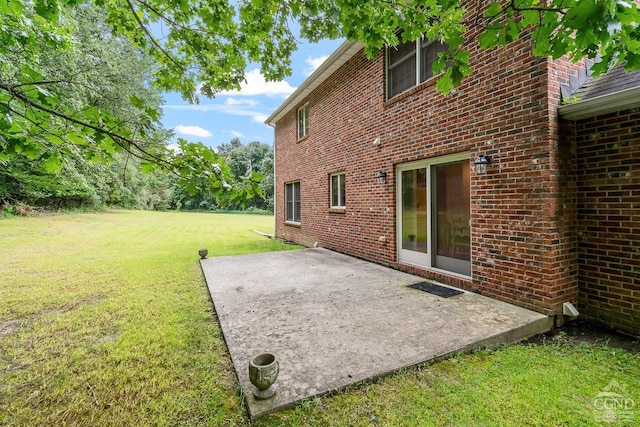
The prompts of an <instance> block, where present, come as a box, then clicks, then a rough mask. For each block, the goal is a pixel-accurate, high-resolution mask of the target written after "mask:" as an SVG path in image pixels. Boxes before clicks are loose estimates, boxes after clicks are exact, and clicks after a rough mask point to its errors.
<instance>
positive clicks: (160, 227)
mask: <svg viewBox="0 0 640 427" xmlns="http://www.w3.org/2000/svg"><path fill="white" fill-rule="evenodd" d="M253 229H260V230H263V231H267V232H270V231H272V229H273V218H272V217H270V216H257V215H231V214H203V213H173V212H171V213H154V212H128V211H118V212H116V213H108V214H78V215H61V216H54V217H40V218H12V219H4V220H0V278H1V279H0V301H1V304H0V425H65V424H69V425H123V426H124V425H136V424H140V425H229V424H234V423H239V422H242V421H243V420H244V413H243V407H242V403H241V400H240V399H239V398H238V392H237V386H236V381H235V378H234V375H233V371H232V367H231V364H230V359H229V357H228V356H227V352H226V347H225V344H224V341H223V339H222V337H221V332H220V329H219V326H218V323H217V321H216V319H215V316H214V313H213V308H212V304H211V302H210V299H209V296H208V292H207V289H206V285H205V282H204V278H203V276H202V272H201V270H200V266H199V263H198V258H199V257H198V249H200V248H207V249H208V250H209V256H210V257H212V256H220V255H230V254H241V253H247V252H258V251H272V250H280V249H283V248H284V245H282V244H281V243H279V242H277V241H274V240H270V239H267V238H265V237H262V236H259V235H258V234H256V233H254V232H253V231H252V230H253Z"/></svg>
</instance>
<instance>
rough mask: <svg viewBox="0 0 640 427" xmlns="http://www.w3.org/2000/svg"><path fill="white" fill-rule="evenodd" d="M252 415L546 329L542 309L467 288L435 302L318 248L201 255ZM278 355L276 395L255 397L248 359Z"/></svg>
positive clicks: (395, 275) (411, 279) (368, 266)
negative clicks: (499, 298) (508, 302)
mask: <svg viewBox="0 0 640 427" xmlns="http://www.w3.org/2000/svg"><path fill="white" fill-rule="evenodd" d="M201 266H202V270H203V272H204V275H205V278H206V281H207V286H208V288H209V292H210V293H211V298H212V300H213V303H214V305H215V309H216V312H217V315H218V318H219V319H220V324H221V326H222V332H223V334H224V338H225V340H226V342H227V346H228V348H229V352H230V354H231V359H232V361H233V364H234V367H235V369H236V373H237V375H238V379H239V381H240V385H241V387H242V390H243V395H244V397H245V401H246V403H247V407H248V409H249V415H250V417H251V418H252V419H256V418H258V417H260V416H261V415H264V414H266V413H269V412H272V411H274V410H277V409H282V408H286V407H290V406H292V405H295V404H296V403H298V402H300V401H301V400H303V399H308V398H310V397H313V396H317V395H322V394H325V393H327V392H330V391H333V390H337V389H341V388H344V387H346V386H348V385H350V384H353V383H357V382H362V381H367V380H371V379H374V378H377V377H380V376H382V375H386V374H389V373H391V372H394V371H396V370H398V369H402V368H405V367H408V366H412V365H416V364H420V363H424V362H429V361H434V360H439V359H442V358H445V357H447V356H448V355H452V354H455V353H458V352H461V351H471V350H473V349H476V348H480V347H484V346H496V345H500V344H503V343H512V342H516V341H519V340H521V339H523V338H526V337H529V336H532V335H536V334H539V333H542V332H545V331H547V330H549V329H550V328H551V327H552V319H551V318H549V317H547V316H544V315H542V314H539V313H536V312H533V311H530V310H526V309H524V308H520V307H516V306H514V305H510V304H507V303H504V302H500V301H497V300H493V299H490V298H487V297H483V296H481V295H477V294H474V293H471V292H464V293H462V294H460V295H457V296H453V297H450V298H446V299H445V298H441V297H438V296H435V295H432V294H429V293H427V292H423V291H420V290H416V289H411V288H408V287H407V285H410V284H413V283H416V282H421V281H424V279H423V278H420V277H418V276H413V275H410V274H406V273H402V272H399V271H396V270H393V269H390V268H386V267H382V266H380V265H377V264H372V263H370V262H366V261H363V260H360V259H357V258H353V257H349V256H346V255H343V254H339V253H336V252H332V251H329V250H326V249H322V248H313V249H303V250H297V251H284V252H269V253H260V254H251V255H240V256H227V257H219V258H209V259H204V260H201ZM264 352H271V353H274V354H275V355H276V356H277V358H278V360H279V363H280V375H279V377H278V380H277V382H276V385H277V390H278V391H277V394H276V395H275V396H274V397H273V398H271V399H269V400H266V401H258V400H256V399H255V398H254V397H253V395H252V389H253V386H252V385H251V383H250V381H249V372H248V366H249V360H250V359H251V358H253V357H254V356H256V355H258V354H260V353H264Z"/></svg>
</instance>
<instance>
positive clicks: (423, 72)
mask: <svg viewBox="0 0 640 427" xmlns="http://www.w3.org/2000/svg"><path fill="white" fill-rule="evenodd" d="M401 36H402V34H398V38H399V39H400V40H401ZM410 43H413V44H414V46H413V50H411V52H410V53H407V54H406V55H404V56H403V57H401V58H400V59H398V60H396V62H394V63H393V64H391V56H392V55H391V53H390V52H391V50H392V49H396V48H397V46H387V48H386V49H385V78H386V82H385V91H386V99H387V100H389V99H392V98H394V97H396V96H398V95H401V94H403V93H404V92H407V91H409V90H411V89H413V88H414V87H417V86H420V85H421V84H422V83H425V82H427V81H429V80H431V79H433V78H434V77H437V76H439V75H440V74H433V68H432V67H433V62H434V60H435V59H434V60H432V61H429V62H427V61H425V60H424V57H426V56H427V55H426V54H424V51H425V49H428V48H431V47H433V48H435V54H436V56H438V54H439V53H441V52H444V51H446V50H447V49H448V46H447V44H446V43H444V42H440V41H438V40H428V39H426V38H425V37H420V38H418V39H417V40H415V41H413V42H406V43H401V45H399V46H403V47H404V46H405V45H408V44H410ZM407 61H411V62H412V63H413V65H414V67H415V70H413V74H414V76H415V82H414V84H412V85H411V86H409V87H407V88H405V89H402V90H400V91H397V92H393V93H392V87H391V84H392V72H393V71H394V70H400V69H401V65H402V64H403V63H405V62H407ZM427 68H428V70H427Z"/></svg>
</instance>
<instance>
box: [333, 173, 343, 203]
mask: <svg viewBox="0 0 640 427" xmlns="http://www.w3.org/2000/svg"><path fill="white" fill-rule="evenodd" d="M344 188H345V186H344V174H343V173H336V174H333V175H331V189H330V193H331V207H332V208H344V207H345V197H344Z"/></svg>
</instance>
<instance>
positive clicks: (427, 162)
mask: <svg viewBox="0 0 640 427" xmlns="http://www.w3.org/2000/svg"><path fill="white" fill-rule="evenodd" d="M469 159H470V153H469V152H463V153H456V154H449V155H445V156H440V157H434V158H431V159H424V160H417V161H413V162H408V163H402V164H398V165H396V182H397V183H401V182H402V172H404V171H407V170H412V169H418V168H423V167H424V168H427V184H426V185H427V188H431V171H430V168H431V167H432V166H437V165H441V164H445V163H454V162H461V161H465V160H466V161H469ZM469 167H471V166H469ZM429 199H430V198H429V197H428V198H427V200H428V204H427V224H428V227H431V224H433V212H432V204H431V201H430V200H429ZM400 200H402V186H401V185H400V184H398V185H396V206H398V208H397V209H396V259H397V261H398V262H400V263H402V264H410V265H415V266H417V267H420V268H428V269H430V270H434V271H438V272H441V273H443V274H446V275H447V276H455V277H459V278H463V279H469V278H471V277H473V265H472V267H471V275H470V276H467V275H466V274H460V273H456V272H454V271H448V270H443V269H440V268H437V267H436V266H434V265H433V256H432V253H431V248H429V252H428V254H426V255H427V256H426V262H427V264H426V265H424V264H422V263H421V262H413V261H412V260H411V259H401V253H402V251H404V250H403V249H402V209H401V207H400V205H399V201H400Z"/></svg>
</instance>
